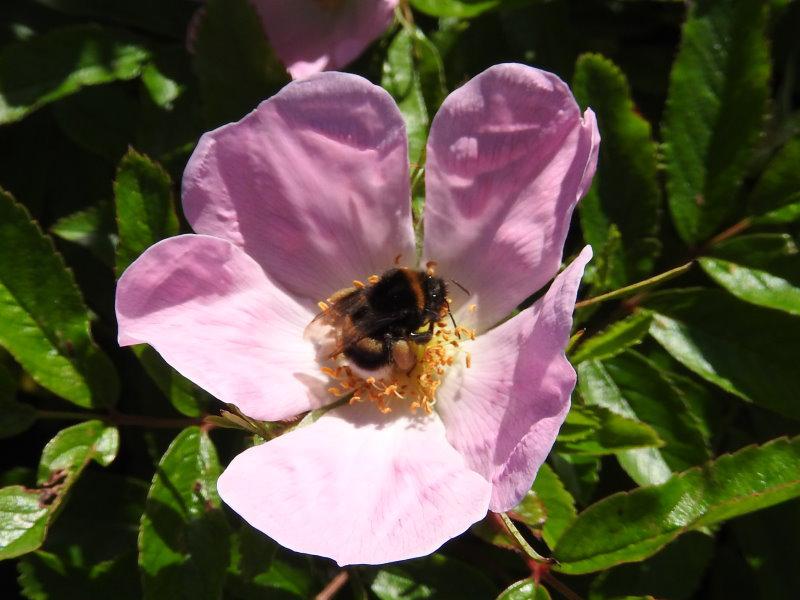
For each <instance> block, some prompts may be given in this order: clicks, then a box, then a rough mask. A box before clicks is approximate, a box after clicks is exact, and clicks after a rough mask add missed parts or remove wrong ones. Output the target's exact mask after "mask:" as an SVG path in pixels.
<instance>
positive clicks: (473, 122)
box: [424, 64, 600, 330]
mask: <svg viewBox="0 0 800 600" xmlns="http://www.w3.org/2000/svg"><path fill="white" fill-rule="evenodd" d="M599 141H600V138H599V134H598V131H597V125H596V122H595V118H594V114H593V113H592V112H591V110H587V111H586V113H584V115H583V117H581V113H580V111H579V109H578V105H577V104H576V103H575V99H574V98H573V97H572V93H571V92H570V91H569V88H568V87H567V85H566V84H565V83H564V82H563V81H561V80H560V79H559V78H558V77H556V76H555V75H553V74H552V73H547V72H545V71H540V70H538V69H534V68H532V67H527V66H524V65H518V64H504V65H497V66H494V67H491V68H490V69H488V70H486V71H484V72H483V73H481V74H480V75H478V76H477V77H475V78H474V79H472V80H471V81H469V82H468V83H467V84H466V85H464V86H463V87H461V88H459V89H458V90H456V91H454V92H453V93H452V94H450V96H448V97H447V99H446V100H445V102H444V104H443V105H442V108H441V109H440V110H439V112H438V114H437V115H436V118H435V119H434V121H433V124H432V125H431V133H430V137H429V139H428V159H427V161H428V162H427V171H426V176H425V177H426V187H427V192H426V205H425V248H424V256H425V258H426V260H435V261H437V262H438V264H439V267H438V270H439V273H440V274H441V275H442V276H443V277H448V278H453V279H456V280H457V281H459V282H460V283H461V284H463V285H464V286H465V287H466V288H467V289H469V290H470V292H471V293H472V298H470V299H466V298H464V297H463V296H462V295H461V294H459V293H457V292H455V291H454V292H453V298H454V300H455V301H456V303H458V304H461V305H462V306H463V305H465V304H467V303H475V304H476V305H477V311H475V312H474V313H472V314H461V317H462V319H464V320H465V322H468V323H469V322H470V321H471V324H473V325H475V326H476V327H477V328H478V329H479V330H484V329H487V328H488V327H491V326H492V325H494V324H495V323H497V322H498V321H499V320H500V319H502V318H503V317H505V316H507V315H508V314H509V313H510V312H511V310H512V309H513V308H514V307H515V306H517V305H518V304H519V303H520V302H522V301H523V300H524V299H525V298H526V297H528V296H529V295H530V294H531V293H533V292H535V291H536V290H537V289H539V288H540V287H541V286H542V285H544V284H545V283H546V282H547V281H548V280H550V279H551V278H552V277H553V275H555V273H556V271H557V270H558V266H559V264H560V262H561V255H562V250H563V246H564V239H565V238H566V235H567V230H568V229H569V222H570V217H571V215H572V210H573V208H574V207H575V205H576V204H577V202H578V200H579V198H580V197H581V196H582V195H583V194H584V193H585V192H586V189H587V188H588V185H589V184H590V183H591V178H592V176H593V175H594V169H595V165H596V162H597V147H598V144H599Z"/></svg>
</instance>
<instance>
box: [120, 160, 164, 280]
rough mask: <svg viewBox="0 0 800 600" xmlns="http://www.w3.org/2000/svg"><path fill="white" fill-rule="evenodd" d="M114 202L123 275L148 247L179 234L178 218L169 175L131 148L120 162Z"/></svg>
mask: <svg viewBox="0 0 800 600" xmlns="http://www.w3.org/2000/svg"><path fill="white" fill-rule="evenodd" d="M114 201H115V204H116V208H117V229H118V231H119V244H118V245H117V260H116V271H117V273H118V274H119V273H122V272H123V271H124V270H125V269H127V268H128V265H130V264H131V263H132V262H133V261H134V260H136V259H137V258H138V257H139V255H141V254H142V252H144V251H145V250H146V249H147V248H149V247H150V246H152V245H153V244H155V243H156V242H158V241H159V240H162V239H164V238H167V237H170V236H173V235H177V233H178V217H177V215H176V214H175V203H174V201H173V199H172V181H171V180H170V178H169V175H167V173H166V171H164V169H162V168H161V167H160V166H159V165H158V164H156V163H154V162H153V161H151V160H150V159H149V158H147V157H146V156H144V155H143V154H139V153H138V152H136V151H135V150H128V153H127V154H126V155H125V156H124V157H123V158H122V161H121V162H120V163H119V167H118V169H117V178H116V180H115V181H114Z"/></svg>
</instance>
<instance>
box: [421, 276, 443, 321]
mask: <svg viewBox="0 0 800 600" xmlns="http://www.w3.org/2000/svg"><path fill="white" fill-rule="evenodd" d="M423 285H424V290H425V313H426V314H427V315H428V316H429V317H430V320H431V321H435V320H437V319H439V317H440V316H441V314H442V309H443V308H444V306H445V305H446V304H447V284H446V283H445V282H444V279H440V278H439V277H433V276H432V275H426V276H425V278H424V284H423Z"/></svg>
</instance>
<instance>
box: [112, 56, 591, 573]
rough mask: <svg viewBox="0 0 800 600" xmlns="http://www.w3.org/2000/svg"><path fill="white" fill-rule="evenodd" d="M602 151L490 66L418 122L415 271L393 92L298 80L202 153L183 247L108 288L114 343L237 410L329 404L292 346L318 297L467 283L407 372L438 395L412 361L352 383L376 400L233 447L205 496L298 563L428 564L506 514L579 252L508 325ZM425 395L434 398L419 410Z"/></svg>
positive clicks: (561, 413) (564, 407)
mask: <svg viewBox="0 0 800 600" xmlns="http://www.w3.org/2000/svg"><path fill="white" fill-rule="evenodd" d="M598 144H599V134H598V131H597V125H596V121H595V117H594V114H593V113H592V111H591V110H587V111H586V112H585V113H584V114H583V115H581V113H580V111H579V109H578V106H577V104H576V103H575V100H574V98H573V97H572V94H571V93H570V91H569V89H568V87H567V86H566V85H565V84H564V83H563V82H562V81H561V80H560V79H559V78H558V77H556V76H555V75H553V74H551V73H546V72H544V71H540V70H538V69H534V68H531V67H527V66H523V65H518V64H504V65H498V66H494V67H492V68H490V69H488V70H486V71H484V72H483V73H481V74H480V75H478V76H477V77H475V78H474V79H472V80H471V81H470V82H468V83H467V84H466V85H464V86H463V87H461V88H459V89H458V90H456V91H454V92H453V93H452V94H450V96H449V97H448V98H447V99H446V100H445V102H444V104H443V105H442V108H441V109H440V111H439V112H438V114H437V115H436V118H435V119H434V121H433V124H432V126H431V132H430V138H429V140H428V147H427V167H426V198H427V200H426V206H425V214H424V230H425V235H424V244H423V247H422V257H421V260H418V258H417V251H416V249H415V237H414V232H413V230H412V220H411V210H410V198H409V195H410V191H409V164H408V154H407V140H406V130H405V126H404V123H403V119H402V117H401V114H400V112H399V110H398V108H397V106H396V105H395V103H394V102H393V101H392V99H391V97H390V96H389V94H387V93H386V92H385V91H384V90H383V89H381V88H379V87H376V86H374V85H372V84H371V83H369V82H368V81H366V80H365V79H362V78H361V77H357V76H355V75H348V74H343V73H323V74H319V75H315V76H312V77H310V78H308V79H305V80H302V81H297V82H293V83H291V84H289V85H287V86H286V87H285V88H284V89H283V90H282V91H281V92H280V93H278V94H277V95H275V96H274V97H272V98H270V99H269V100H266V101H264V102H263V103H262V104H261V105H259V107H258V108H257V109H256V110H254V111H253V112H252V113H250V114H249V115H247V116H246V117H245V118H243V119H242V120H241V121H239V122H238V123H233V124H230V125H226V126H224V127H220V128H219V129H216V130H214V131H211V132H209V133H206V134H205V135H204V136H203V137H202V138H201V139H200V142H199V144H198V146H197V148H196V150H195V152H194V154H193V155H192V157H191V159H190V161H189V164H188V166H187V167H186V172H185V174H184V179H183V208H184V212H185V214H186V218H187V219H188V221H189V223H190V224H191V225H192V227H193V228H194V230H195V231H196V232H197V234H196V235H181V236H177V237H174V238H170V239H167V240H164V241H161V242H159V243H158V244H155V245H154V246H152V247H151V248H149V249H148V250H147V251H146V252H145V253H144V254H143V255H142V256H141V257H140V258H139V259H138V260H137V261H136V262H134V263H133V264H132V265H131V266H130V268H129V269H128V270H127V271H125V273H124V274H123V275H122V277H121V278H120V281H119V284H118V287H117V306H116V310H117V317H118V321H119V342H120V344H121V345H130V344H138V343H143V342H146V343H149V344H151V345H152V346H153V347H154V348H155V349H156V350H157V351H158V352H159V353H160V354H161V355H162V356H163V357H164V358H165V359H166V360H167V362H169V363H170V364H171V365H172V366H174V367H175V368H176V369H177V370H178V371H180V372H181V373H182V374H183V375H185V376H186V377H188V378H189V379H191V380H193V381H194V382H195V383H197V384H198V385H200V386H201V387H203V388H205V389H206V390H208V391H209V392H211V393H212V394H214V395H215V396H216V397H217V398H219V399H220V400H222V401H223V402H229V403H232V404H235V405H236V406H237V407H238V408H239V409H240V410H241V411H242V412H243V413H245V414H247V415H248V416H250V417H252V418H254V419H262V420H270V421H274V420H281V419H289V418H292V417H294V416H296V415H298V414H301V413H303V412H306V411H309V410H312V409H316V408H320V407H323V406H326V405H328V404H330V403H332V402H333V401H335V400H336V399H337V398H336V395H337V394H341V393H342V390H340V389H333V390H330V389H329V388H338V387H341V381H339V380H337V379H336V376H337V375H339V374H340V373H341V371H342V369H341V368H340V369H339V370H338V371H337V370H335V369H333V368H332V365H331V364H330V363H329V362H324V361H323V362H321V361H320V360H319V359H318V353H317V351H316V349H315V347H314V345H313V344H312V343H311V342H309V341H308V340H306V339H304V331H305V330H306V328H307V326H308V325H309V323H310V322H311V321H312V319H313V318H314V316H315V314H316V313H318V312H319V309H318V308H317V302H318V301H320V300H322V299H325V298H328V297H329V296H330V295H331V294H333V293H334V292H335V291H336V290H339V289H342V288H345V287H348V286H350V285H351V282H352V281H353V280H354V279H360V280H365V279H366V278H367V277H369V276H370V275H371V274H380V273H382V272H384V271H385V270H387V269H389V268H391V267H393V266H395V265H396V264H400V265H405V266H408V267H414V268H417V266H418V265H420V264H422V265H424V264H426V262H427V261H428V260H434V261H436V262H437V263H438V266H437V267H436V273H437V276H440V277H442V278H445V279H450V278H452V279H455V280H457V281H458V282H459V283H461V284H462V285H463V286H464V287H465V288H466V289H468V290H469V293H470V295H469V297H467V294H466V293H462V292H461V291H460V290H457V289H455V288H452V287H451V296H452V300H453V302H452V310H453V316H454V317H455V319H456V321H457V322H458V324H459V326H463V327H464V328H470V329H472V330H474V332H475V333H476V334H477V336H476V337H475V339H474V340H470V339H468V337H469V336H468V335H463V336H462V339H461V341H460V342H459V343H458V347H456V345H455V344H452V343H451V342H452V341H455V340H454V339H450V340H447V339H445V336H446V332H445V331H444V330H439V331H438V333H437V336H436V338H435V339H434V340H433V341H432V342H431V343H430V344H429V347H430V348H432V349H433V350H437V352H438V354H437V352H433V351H432V355H434V358H435V361H434V362H433V363H431V362H429V361H428V358H427V352H428V346H426V350H425V351H426V355H425V356H424V357H423V358H421V359H420V364H419V365H418V367H420V369H422V370H423V371H425V372H426V373H429V374H432V376H433V377H434V379H435V380H436V381H435V384H431V380H429V379H426V380H425V381H423V382H421V381H416V382H415V381H414V377H417V374H418V373H420V372H421V371H420V370H415V371H413V372H412V374H411V375H410V376H409V378H410V379H411V381H408V380H405V385H406V387H405V388H395V389H394V390H393V391H395V392H397V393H396V394H395V393H391V391H392V390H390V392H387V393H384V392H385V390H386V388H387V386H389V385H391V384H392V381H390V380H387V381H384V382H375V383H373V382H364V381H363V380H357V378H354V377H351V378H350V381H349V383H351V384H352V383H353V381H354V380H355V381H360V383H358V385H360V386H361V388H360V389H362V390H363V389H369V390H373V388H374V390H378V391H374V390H373V391H374V393H373V392H370V394H372V396H373V397H372V400H374V401H375V402H370V401H369V397H368V395H367V396H364V394H361V392H359V394H361V395H362V396H364V397H362V398H361V399H360V401H359V402H356V403H346V402H345V403H344V404H340V405H338V406H336V407H335V408H333V409H331V410H329V411H328V412H326V413H325V414H324V415H323V416H321V417H320V418H319V419H318V420H317V421H315V422H314V423H313V424H310V425H308V426H304V427H299V428H296V429H294V430H292V431H290V432H288V433H286V434H284V435H282V436H280V437H278V438H276V439H274V440H272V441H269V442H266V443H264V444H261V445H259V446H255V447H253V448H250V449H248V450H246V451H245V452H243V453H242V454H240V455H239V456H237V457H236V458H235V459H234V460H233V461H232V462H231V464H230V465H229V466H228V467H227V469H226V470H225V472H224V473H223V474H222V476H221V477H220V479H219V482H218V487H219V493H220V495H221V496H222V498H223V500H224V501H225V502H226V503H227V504H228V505H230V506H231V507H232V508H233V509H234V510H235V511H236V512H237V513H239V514H240V515H241V516H242V517H243V518H244V519H245V520H246V521H248V522H249V523H250V524H251V525H253V526H254V527H256V528H257V529H260V530H261V531H263V532H264V533H266V534H267V535H269V536H270V537H272V538H273V539H275V540H276V541H277V542H279V543H280V544H282V545H284V546H286V547H288V548H291V549H293V550H297V551H300V552H306V553H310V554H317V555H321V556H327V557H331V558H333V559H334V560H336V561H337V562H338V563H339V564H341V565H346V564H355V563H362V564H364V563H366V564H376V563H385V562H390V561H396V560H402V559H407V558H412V557H417V556H422V555H426V554H428V553H430V552H433V551H434V550H435V549H436V548H438V547H439V546H440V545H441V544H442V543H444V542H445V541H446V540H448V539H450V538H452V537H454V536H456V535H458V534H460V533H462V532H463V531H465V530H466V529H467V528H468V527H469V526H470V525H471V524H472V523H474V522H476V521H478V520H479V519H481V518H483V517H484V516H485V515H486V512H487V510H492V511H505V510H508V509H510V508H512V507H513V506H515V505H516V504H517V503H518V502H519V501H520V499H521V498H522V497H523V496H524V495H525V493H526V492H527V491H528V490H529V488H530V486H531V484H532V482H533V480H534V477H535V475H536V472H537V470H538V468H539V466H540V465H541V463H542V462H543V461H544V459H545V457H546V456H547V454H548V453H549V451H550V449H551V447H552V445H553V442H554V440H555V438H556V434H557V433H558V430H559V428H560V426H561V424H562V422H563V420H564V418H565V416H566V414H567V411H568V410H569V399H570V394H571V392H572V389H573V388H574V385H575V372H574V370H573V368H572V367H571V365H570V364H569V363H568V362H567V360H566V357H565V355H564V349H565V346H566V344H567V340H568V337H569V332H570V327H571V325H572V312H573V308H574V303H575V297H576V293H577V288H578V285H579V282H580V278H581V276H582V273H583V269H584V266H585V264H586V263H587V262H588V261H589V259H590V258H591V249H590V248H589V247H586V248H585V249H584V250H583V251H582V252H581V253H580V255H579V256H578V257H577V258H576V259H575V260H574V261H573V262H572V264H570V265H569V266H568V267H567V268H566V269H564V270H563V271H562V272H561V273H560V274H559V275H557V276H556V277H555V280H554V281H553V283H552V284H551V286H550V288H549V290H548V291H547V293H546V294H545V295H544V296H542V297H541V298H540V299H539V300H538V301H537V302H536V303H534V304H533V306H531V307H530V308H527V309H525V310H523V311H522V312H520V313H519V314H518V315H516V316H515V317H513V318H512V319H509V320H507V321H504V322H503V321H502V320H503V319H504V318H505V317H507V316H508V315H509V314H510V313H511V311H512V310H513V309H514V307H516V306H517V305H518V304H519V303H520V302H522V301H523V300H524V299H525V298H527V297H528V296H529V295H530V294H531V293H532V292H534V291H535V290H537V289H538V288H540V287H541V286H543V285H544V284H545V283H547V282H548V281H549V280H550V279H551V278H553V276H554V275H556V272H557V271H558V269H559V266H560V263H561V258H562V251H563V245H564V240H565V238H566V235H567V230H568V228H569V223H570V217H571V214H572V210H573V208H574V207H575V205H576V204H577V202H578V200H579V199H580V198H581V197H582V196H583V194H584V193H585V192H586V190H587V188H588V187H589V184H590V182H591V180H592V176H593V174H594V171H595V166H596V162H597V150H598ZM498 323H500V324H499V325H498ZM462 331H465V332H466V329H463V330H462ZM451 334H452V332H451ZM437 357H438V358H437ZM431 360H433V359H431ZM426 361H428V362H426ZM334 366H335V365H334ZM425 369H427V370H425ZM331 375H333V376H334V378H333V379H332V378H331ZM418 379H419V378H418ZM370 386H373V387H370ZM409 386H410V387H409ZM414 386H419V389H418V390H417V393H416V396H415V395H414V393H415V392H414V389H412V388H414ZM437 387H438V389H437ZM381 388H382V389H383V392H382V391H380V389H381ZM420 389H421V390H423V391H424V392H425V393H428V392H431V391H433V397H428V398H427V400H425V401H423V402H420V401H419V399H420V393H419V390H420ZM398 390H399V391H398ZM332 391H333V393H332ZM401 391H402V392H403V393H400V392H401ZM399 396H403V397H402V398H401V397H399ZM411 398H416V399H417V401H416V402H415V408H417V410H411V404H412V402H411ZM381 408H382V409H383V411H382V410H379V409H381ZM387 408H388V409H390V412H384V411H386V409H387ZM426 409H427V410H426Z"/></svg>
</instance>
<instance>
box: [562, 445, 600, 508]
mask: <svg viewBox="0 0 800 600" xmlns="http://www.w3.org/2000/svg"><path fill="white" fill-rule="evenodd" d="M549 461H550V464H551V465H552V467H553V471H554V472H555V473H556V474H557V475H558V477H559V479H561V481H563V482H564V486H565V487H566V488H567V490H568V491H569V493H570V494H572V495H573V496H574V497H575V499H576V500H577V501H578V503H579V504H582V505H585V504H588V502H589V500H590V498H591V497H592V495H593V494H594V491H595V488H596V487H597V484H598V482H599V481H600V466H601V463H600V458H599V457H597V456H586V455H581V454H558V453H556V452H552V453H551V454H550V458H549Z"/></svg>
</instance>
